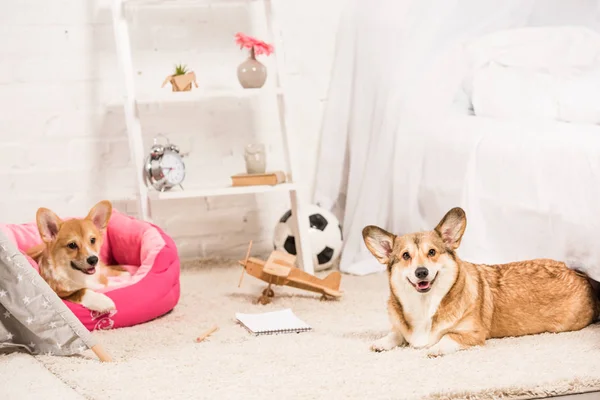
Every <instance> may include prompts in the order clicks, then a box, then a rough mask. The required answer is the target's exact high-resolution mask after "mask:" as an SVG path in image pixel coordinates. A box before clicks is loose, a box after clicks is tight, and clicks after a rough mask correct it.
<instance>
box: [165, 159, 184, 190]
mask: <svg viewBox="0 0 600 400" xmlns="http://www.w3.org/2000/svg"><path fill="white" fill-rule="evenodd" d="M160 167H161V169H162V172H163V175H164V177H165V179H166V181H167V182H168V184H169V185H179V184H180V183H181V182H183V178H185V166H184V164H183V160H182V159H181V157H179V156H178V155H177V154H175V153H171V152H166V153H165V154H164V155H163V157H162V159H161V161H160Z"/></svg>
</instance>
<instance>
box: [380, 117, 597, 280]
mask: <svg viewBox="0 0 600 400" xmlns="http://www.w3.org/2000/svg"><path fill="white" fill-rule="evenodd" d="M410 124H411V127H410V128H407V129H410V130H411V133H412V134H411V135H402V136H401V137H399V138H398V140H397V142H396V154H402V155H403V156H402V157H395V161H394V168H393V170H394V171H395V172H396V174H395V177H394V185H393V191H394V192H393V198H394V205H393V208H392V218H391V220H392V225H391V228H392V230H393V231H394V232H397V233H407V232H409V231H411V230H419V229H431V228H433V227H434V226H435V224H437V222H438V221H439V219H440V218H441V217H442V216H443V215H444V214H445V212H446V211H447V210H449V209H450V208H452V207H454V206H457V205H459V206H461V207H463V208H464V209H465V211H466V212H467V220H468V223H467V230H466V233H465V236H464V239H463V241H462V244H461V249H460V255H461V257H463V258H464V259H466V260H470V261H473V262H480V263H502V262H510V261H515V260H523V259H530V258H537V257H542V258H556V259H560V260H565V261H568V262H570V263H572V265H573V266H575V267H579V268H581V269H583V270H585V271H586V272H589V273H590V275H591V276H592V277H594V279H597V280H600V264H599V263H598V261H599V260H600V243H598V239H597V238H598V233H600V126H599V125H592V124H573V123H563V122H540V121H518V122H517V121H505V120H495V119H492V118H486V117H476V116H469V115H456V116H447V117H445V118H443V119H437V120H434V119H425V120H420V121H412V122H410ZM407 149H410V151H406V150H407Z"/></svg>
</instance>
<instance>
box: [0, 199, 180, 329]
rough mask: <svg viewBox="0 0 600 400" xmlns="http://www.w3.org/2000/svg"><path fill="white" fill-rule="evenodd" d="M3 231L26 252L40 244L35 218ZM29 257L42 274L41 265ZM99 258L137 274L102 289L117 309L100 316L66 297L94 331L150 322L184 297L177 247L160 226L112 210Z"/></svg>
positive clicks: (114, 281)
mask: <svg viewBox="0 0 600 400" xmlns="http://www.w3.org/2000/svg"><path fill="white" fill-rule="evenodd" d="M0 229H1V230H2V231H3V232H4V233H6V235H7V236H8V237H9V239H11V240H13V241H14V243H16V244H17V246H18V248H19V249H20V250H21V251H22V252H23V253H24V252H25V251H26V250H27V249H28V248H30V247H31V246H33V245H36V244H38V243H41V238H40V234H39V231H38V229H37V225H36V223H35V222H31V223H27V224H8V225H0ZM26 257H27V256H26ZM27 259H28V260H29V262H30V263H31V265H32V266H33V267H34V268H35V269H36V270H38V272H39V268H38V265H37V263H36V262H35V261H33V260H32V259H31V258H30V257H27ZM100 259H101V260H102V261H103V262H104V263H106V264H109V265H115V264H118V265H122V266H123V267H125V268H127V270H128V271H129V272H131V273H132V276H131V277H126V278H111V284H110V289H108V290H104V291H103V292H104V293H105V294H106V295H107V296H108V297H110V298H111V299H112V300H113V301H114V303H115V305H116V308H117V309H116V310H114V311H111V312H107V313H103V314H101V313H98V312H96V311H91V310H89V309H87V308H85V307H83V306H81V305H79V304H76V303H72V302H70V301H66V300H63V301H64V303H65V304H66V305H67V307H69V308H70V309H71V311H73V313H74V314H75V315H76V316H77V318H79V319H80V320H81V322H82V323H83V324H84V325H85V327H86V328H88V329H89V330H90V331H92V330H104V329H113V328H122V327H126V326H132V325H136V324H140V323H144V322H147V321H150V320H152V319H154V318H157V317H160V316H161V315H164V314H166V313H167V312H169V311H171V310H172V309H173V308H174V307H175V305H176V304H177V302H178V301H179V293H180V291H179V272H180V269H179V267H180V265H179V255H178V253H177V247H176V246H175V243H174V242H173V240H172V239H171V238H170V237H169V236H167V235H166V234H165V233H164V232H163V231H162V230H161V229H160V228H159V227H157V226H155V225H153V224H151V223H149V222H145V221H141V220H137V219H135V218H132V217H129V216H127V215H124V214H121V213H119V212H118V211H116V210H113V212H112V216H111V219H110V221H109V223H108V227H107V229H106V234H105V237H104V244H103V246H102V249H101V252H100ZM100 292H102V291H100Z"/></svg>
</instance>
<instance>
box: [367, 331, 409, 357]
mask: <svg viewBox="0 0 600 400" xmlns="http://www.w3.org/2000/svg"><path fill="white" fill-rule="evenodd" d="M402 343H403V340H401V338H400V337H399V335H398V334H396V333H394V332H391V333H389V334H387V335H386V336H384V337H382V338H381V339H379V340H376V341H375V342H373V343H372V344H371V351H375V352H378V353H379V352H382V351H390V350H392V349H394V348H396V347H398V346H400V345H401V344H402Z"/></svg>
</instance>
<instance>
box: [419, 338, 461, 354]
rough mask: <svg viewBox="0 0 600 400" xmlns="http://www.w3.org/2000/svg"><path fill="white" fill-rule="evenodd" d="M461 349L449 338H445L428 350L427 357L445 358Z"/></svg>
mask: <svg viewBox="0 0 600 400" xmlns="http://www.w3.org/2000/svg"><path fill="white" fill-rule="evenodd" d="M460 349H461V346H460V345H459V344H458V343H457V342H455V341H454V340H452V339H451V338H449V337H448V336H444V337H442V338H441V339H440V341H439V342H437V343H436V344H434V345H433V346H431V347H429V348H428V349H427V357H429V358H436V357H441V356H445V355H446V354H450V353H455V352H457V351H459V350H460Z"/></svg>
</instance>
